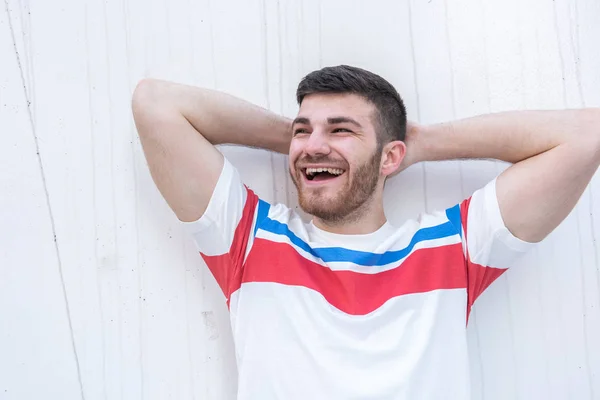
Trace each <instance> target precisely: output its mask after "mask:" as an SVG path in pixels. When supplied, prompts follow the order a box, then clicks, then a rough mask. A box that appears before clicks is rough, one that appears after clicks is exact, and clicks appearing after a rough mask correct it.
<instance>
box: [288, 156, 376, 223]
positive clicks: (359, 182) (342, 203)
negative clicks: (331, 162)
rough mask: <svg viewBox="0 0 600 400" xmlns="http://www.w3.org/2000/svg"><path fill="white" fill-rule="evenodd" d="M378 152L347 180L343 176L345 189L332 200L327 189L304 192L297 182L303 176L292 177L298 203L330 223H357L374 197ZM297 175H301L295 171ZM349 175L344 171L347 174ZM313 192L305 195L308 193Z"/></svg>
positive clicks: (311, 213) (300, 172) (297, 170)
mask: <svg viewBox="0 0 600 400" xmlns="http://www.w3.org/2000/svg"><path fill="white" fill-rule="evenodd" d="M380 160H381V150H380V149H377V150H375V151H374V152H373V154H372V156H371V158H370V159H369V160H367V161H366V162H365V163H364V164H362V165H360V166H359V167H357V168H356V169H355V171H354V173H353V174H352V176H350V177H346V178H345V179H347V180H346V182H345V184H344V186H343V187H342V188H341V189H340V190H339V191H338V192H337V194H336V195H335V197H333V198H330V197H325V196H324V193H323V192H325V191H326V190H329V189H328V188H320V189H306V188H304V189H303V188H302V186H301V184H300V182H301V179H303V178H302V176H301V175H299V176H294V175H292V174H291V173H290V175H292V180H293V181H294V184H295V185H296V189H297V190H298V203H299V205H300V208H302V210H303V211H304V212H306V213H308V214H310V215H312V216H314V217H317V218H319V219H321V220H322V221H324V222H326V223H329V224H340V223H342V222H352V221H354V220H358V219H359V218H360V217H361V216H362V215H363V214H364V213H365V212H366V211H367V209H368V207H369V206H370V200H372V197H373V194H374V193H375V189H376V187H377V183H378V181H379V164H380ZM319 161H323V160H319ZM296 173H297V174H303V172H302V171H301V170H300V169H298V168H296ZM347 173H349V172H348V171H346V174H347ZM309 191H310V192H312V193H310V194H309V193H308V192H309Z"/></svg>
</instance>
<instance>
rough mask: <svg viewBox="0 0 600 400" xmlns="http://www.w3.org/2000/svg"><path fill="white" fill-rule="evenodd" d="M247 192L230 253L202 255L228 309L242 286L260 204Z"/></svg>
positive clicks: (252, 193)
mask: <svg viewBox="0 0 600 400" xmlns="http://www.w3.org/2000/svg"><path fill="white" fill-rule="evenodd" d="M246 192H247V196H246V204H244V210H243V212H242V217H241V218H240V221H239V222H238V225H237V227H236V228H235V233H234V234H233V241H232V243H231V247H230V248H229V252H228V253H225V254H221V255H218V256H208V255H206V254H203V253H200V255H201V256H202V258H203V259H204V262H205V263H206V265H207V266H208V268H209V269H210V272H211V273H212V274H213V276H214V277H215V279H216V280H217V283H218V284H219V286H220V287H221V290H222V291H223V294H225V297H226V298H227V307H229V298H230V297H231V293H233V292H235V291H236V290H238V289H239V288H240V285H241V284H242V264H243V262H244V255H245V254H246V247H247V245H248V239H249V237H250V233H251V231H252V222H253V221H254V211H255V210H256V205H257V204H258V196H257V195H256V194H255V193H254V192H253V191H252V190H250V189H248V188H247V187H246Z"/></svg>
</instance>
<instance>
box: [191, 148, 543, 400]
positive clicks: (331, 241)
mask: <svg viewBox="0 0 600 400" xmlns="http://www.w3.org/2000/svg"><path fill="white" fill-rule="evenodd" d="M186 225H188V228H189V229H190V232H191V234H192V235H193V238H194V240H195V242H196V244H197V246H198V249H199V251H200V254H201V255H202V258H203V259H204V261H205V262H206V264H207V266H208V268H209V269H210V271H211V272H212V274H213V275H214V277H215V278H216V280H217V282H218V284H219V285H220V287H221V289H222V290H223V293H224V294H225V296H226V299H227V304H228V306H229V310H230V318H231V325H232V329H233V339H234V342H235V350H236V359H237V366H238V373H239V380H238V398H239V399H244V400H245V399H259V400H269V399H303V400H304V399H328V400H332V399H344V400H347V399H407V400H408V399H410V400H414V399H418V400H425V399H435V400H439V399H448V400H450V399H468V398H469V389H470V384H469V366H468V354H467V342H466V325H467V320H468V316H469V311H470V309H471V306H472V305H473V302H474V301H475V300H476V299H477V297H478V296H479V295H480V294H481V293H482V292H483V291H484V290H485V289H486V288H487V287H488V286H489V284H490V283H492V282H493V281H494V280H495V279H496V278H498V276H500V275H501V274H502V273H503V272H504V271H505V270H506V269H507V268H508V267H510V266H511V264H512V263H513V262H514V260H515V259H516V258H517V257H519V256H520V255H521V254H523V253H524V252H525V251H526V250H528V249H529V248H530V246H531V244H530V243H526V242H524V241H522V240H520V239H518V238H516V237H514V236H513V235H512V234H511V233H510V232H509V231H508V229H506V227H505V225H504V223H503V220H502V217H501V215H500V210H499V207H498V201H497V198H496V189H495V181H492V182H490V183H489V184H488V185H487V186H485V187H484V188H483V189H481V190H478V191H476V192H475V193H474V194H473V196H472V197H470V198H469V199H466V200H464V201H463V202H461V203H460V204H457V205H455V206H454V207H451V208H448V209H447V210H444V211H440V212H435V213H431V214H424V215H421V216H420V217H419V218H417V219H415V220H409V221H407V222H406V223H404V224H403V225H402V226H401V227H399V228H397V227H393V226H392V225H390V224H389V223H386V224H385V225H383V226H382V227H381V228H380V229H379V230H377V231H376V232H373V233H370V234H365V235H339V234H333V233H329V232H325V231H323V230H320V229H318V228H317V227H315V226H314V225H313V224H312V223H309V224H306V223H304V222H303V221H302V220H301V219H300V217H299V215H297V214H296V213H295V212H294V211H293V210H290V209H289V208H288V207H286V206H285V205H282V204H277V205H270V204H268V203H267V202H265V201H263V200H260V199H259V198H258V197H257V196H256V195H255V194H254V192H252V190H250V189H248V188H247V187H245V186H244V185H243V183H242V181H241V179H240V177H239V174H238V172H237V171H236V169H235V168H234V167H233V166H232V165H231V164H230V163H229V162H228V161H227V160H225V164H224V167H223V171H222V172H221V176H220V177H219V180H218V183H217V185H216V188H215V190H214V193H213V195H212V198H211V200H210V202H209V205H208V208H207V210H206V212H205V214H204V215H203V216H202V217H201V218H200V219H199V220H198V221H195V222H191V223H187V224H186Z"/></svg>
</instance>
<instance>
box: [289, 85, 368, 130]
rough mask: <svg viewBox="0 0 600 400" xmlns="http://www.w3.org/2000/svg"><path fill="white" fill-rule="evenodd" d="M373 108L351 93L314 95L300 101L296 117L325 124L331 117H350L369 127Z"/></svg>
mask: <svg viewBox="0 0 600 400" xmlns="http://www.w3.org/2000/svg"><path fill="white" fill-rule="evenodd" d="M374 112H375V106H373V104H371V103H370V102H369V101H367V100H366V99H365V98H363V97H361V96H359V95H356V94H353V93H315V94H310V95H308V96H306V97H305V98H304V99H303V100H302V104H301V105H300V110H299V111H298V117H304V118H308V119H309V120H310V122H311V123H313V124H314V123H325V122H326V121H327V119H328V118H331V117H351V118H353V119H355V120H357V121H358V122H360V123H361V125H363V127H364V126H371V125H372V123H371V117H372V116H373V113H374Z"/></svg>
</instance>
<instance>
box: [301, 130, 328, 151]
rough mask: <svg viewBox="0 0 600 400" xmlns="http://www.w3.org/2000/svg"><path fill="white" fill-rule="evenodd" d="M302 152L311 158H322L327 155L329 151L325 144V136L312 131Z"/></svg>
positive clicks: (326, 143)
mask: <svg viewBox="0 0 600 400" xmlns="http://www.w3.org/2000/svg"><path fill="white" fill-rule="evenodd" d="M304 151H305V152H306V154H308V155H311V156H323V155H327V154H329V153H330V152H331V149H330V148H329V143H328V142H327V136H326V135H325V134H323V133H322V132H319V131H317V130H314V131H313V132H312V133H311V134H310V137H309V138H308V141H307V142H306V145H305V146H304Z"/></svg>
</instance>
